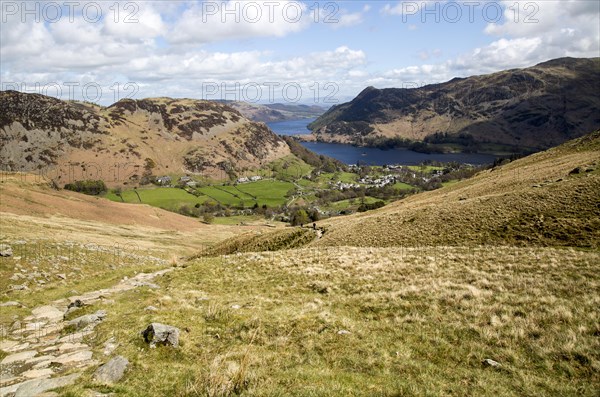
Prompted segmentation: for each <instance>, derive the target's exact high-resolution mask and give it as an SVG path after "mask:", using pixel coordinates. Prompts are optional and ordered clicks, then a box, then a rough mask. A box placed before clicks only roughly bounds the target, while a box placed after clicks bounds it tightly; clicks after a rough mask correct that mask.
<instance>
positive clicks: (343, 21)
mask: <svg viewBox="0 0 600 397" xmlns="http://www.w3.org/2000/svg"><path fill="white" fill-rule="evenodd" d="M370 10H371V6H370V5H368V4H366V5H364V6H363V8H362V10H361V11H357V12H353V13H349V12H348V11H347V10H340V14H341V15H340V17H339V18H338V22H337V23H334V24H332V27H333V28H334V29H339V28H346V27H352V26H356V25H360V24H361V23H363V22H364V17H365V14H366V13H367V12H369V11H370Z"/></svg>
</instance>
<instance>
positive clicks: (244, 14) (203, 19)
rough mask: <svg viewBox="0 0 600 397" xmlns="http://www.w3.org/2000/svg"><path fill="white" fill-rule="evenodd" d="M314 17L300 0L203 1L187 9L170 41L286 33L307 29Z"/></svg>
mask: <svg viewBox="0 0 600 397" xmlns="http://www.w3.org/2000/svg"><path fill="white" fill-rule="evenodd" d="M311 20H312V17H311V15H310V13H309V12H308V8H307V6H306V4H304V3H302V2H299V1H291V0H282V1H251V2H248V1H239V0H229V1H226V2H199V3H194V4H193V5H192V6H191V7H189V8H188V9H187V10H185V11H184V12H183V14H182V16H181V18H180V19H179V20H178V21H177V23H176V24H175V26H174V27H173V28H172V29H171V31H170V33H169V41H170V42H172V43H176V44H181V43H209V42H215V41H222V40H229V39H248V38H252V37H268V36H272V37H283V36H286V35H288V34H290V33H297V32H300V31H302V30H304V29H306V28H307V27H308V26H309V25H310V23H311Z"/></svg>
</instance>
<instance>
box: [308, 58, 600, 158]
mask: <svg viewBox="0 0 600 397" xmlns="http://www.w3.org/2000/svg"><path fill="white" fill-rule="evenodd" d="M599 93H600V58H592V59H575V58H561V59H555V60H552V61H548V62H545V63H541V64H539V65H536V66H534V67H530V68H526V69H514V70H508V71H503V72H499V73H493V74H489V75H483V76H473V77H469V78H455V79H453V80H450V81H448V82H446V83H442V84H434V85H427V86H424V87H420V88H414V89H399V88H388V89H382V90H379V89H375V88H373V87H369V88H367V89H365V90H364V91H363V92H361V93H360V94H359V95H358V96H357V97H356V98H355V99H354V100H352V101H351V102H348V103H344V104H341V105H338V106H336V107H334V108H332V109H330V110H329V111H328V112H326V113H325V114H324V115H323V116H321V117H320V118H318V119H317V120H316V121H315V122H314V123H312V124H311V125H310V126H309V128H311V129H312V130H313V134H314V135H315V136H316V137H317V139H319V140H322V141H329V142H332V141H339V142H351V143H355V144H359V145H360V144H368V143H369V140H373V138H375V137H383V138H393V137H396V138H404V139H408V140H412V141H420V142H422V141H424V142H427V143H434V144H446V145H447V146H449V147H454V148H456V147H459V148H460V149H463V150H478V149H479V150H481V149H482V148H494V147H497V146H498V145H502V146H503V147H504V149H508V150H512V151H520V150H533V151H538V150H545V149H548V148H550V147H553V146H556V145H558V144H560V143H563V142H565V141H567V140H569V139H572V138H576V137H579V136H581V135H583V134H585V133H588V132H589V131H593V130H595V129H597V128H599V127H600V94H599ZM511 148H512V149H511Z"/></svg>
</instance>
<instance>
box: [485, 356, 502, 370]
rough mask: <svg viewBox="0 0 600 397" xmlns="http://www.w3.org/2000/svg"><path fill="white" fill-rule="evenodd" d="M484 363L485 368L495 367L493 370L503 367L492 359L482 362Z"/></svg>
mask: <svg viewBox="0 0 600 397" xmlns="http://www.w3.org/2000/svg"><path fill="white" fill-rule="evenodd" d="M482 363H483V365H485V366H488V367H493V368H498V367H501V366H502V364H500V363H499V362H498V361H494V360H492V359H491V358H486V359H485V360H483V361H482Z"/></svg>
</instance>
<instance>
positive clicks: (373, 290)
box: [64, 247, 600, 397]
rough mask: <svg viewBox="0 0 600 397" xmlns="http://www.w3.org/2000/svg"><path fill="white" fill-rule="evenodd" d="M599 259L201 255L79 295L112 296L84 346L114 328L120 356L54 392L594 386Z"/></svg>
mask: <svg viewBox="0 0 600 397" xmlns="http://www.w3.org/2000/svg"><path fill="white" fill-rule="evenodd" d="M515 263H518V264H519V265H518V266H515ZM599 264H600V256H598V254H597V253H589V252H588V253H586V252H578V251H572V250H556V249H549V248H533V249H531V248H481V249H476V250H469V249H465V248H449V247H448V248H444V249H441V248H440V249H438V250H432V249H419V248H412V249H406V250H403V251H401V250H397V249H380V248H377V249H374V248H355V249H346V248H345V249H336V248H328V249H321V250H312V249H310V250H294V251H281V252H277V253H271V254H268V253H263V254H244V255H235V256H229V257H220V258H214V259H198V260H194V261H192V262H190V263H189V264H188V265H187V267H186V268H184V269H181V268H179V269H177V270H175V271H174V272H172V273H169V274H167V275H165V276H163V277H161V278H160V279H157V280H155V282H156V283H157V284H158V285H159V287H160V288H159V289H150V288H142V289H138V290H135V291H129V292H125V293H123V294H120V295H116V296H114V297H113V299H112V300H113V302H112V303H110V304H108V303H99V304H97V305H94V306H92V307H89V308H87V309H86V310H87V311H88V312H92V311H94V310H97V309H105V310H107V311H108V317H107V319H106V320H105V321H104V322H102V323H101V324H100V325H99V326H97V328H96V330H97V331H96V333H95V335H94V342H93V351H94V354H95V356H96V357H103V355H102V351H103V349H104V347H103V345H104V342H106V341H108V340H109V339H110V338H113V339H112V341H113V343H114V342H116V343H118V347H117V350H116V351H115V353H114V354H120V355H123V356H125V357H127V358H128V360H129V361H130V362H131V365H130V368H129V369H128V371H127V373H126V375H125V377H124V379H123V380H122V381H120V382H119V383H118V384H117V385H114V386H101V385H99V384H98V383H97V382H95V381H94V380H93V379H92V376H91V375H92V373H93V368H91V369H89V370H87V371H86V372H85V373H84V375H83V378H82V379H81V380H80V381H78V382H77V384H76V385H73V386H70V387H68V388H67V389H65V390H64V393H65V394H64V395H68V396H77V395H83V393H84V392H85V390H87V389H91V390H102V391H103V392H104V393H116V394H117V395H128V396H145V395H147V392H148V390H149V389H152V390H153V393H154V394H156V395H169V396H234V395H246V396H250V395H252V396H275V395H290V394H293V395H296V396H339V395H345V396H373V395H377V396H441V395H457V396H465V395H481V396H500V397H503V396H507V397H508V396H514V395H520V396H532V397H533V396H540V395H545V396H590V397H592V396H596V395H597V392H598V384H599V382H600V378H598V373H599V372H598V369H599V368H600V356H599V353H598V352H600V345H599V342H598V338H597V334H598V332H600V329H599V328H598V314H597V304H598V302H597V294H596V293H595V290H596V288H597V286H598V283H599V282H600V279H599V274H600V268H599V267H598V266H599ZM149 305H152V306H154V307H156V308H157V311H152V312H149V311H147V310H144V308H145V307H148V306H149ZM152 321H157V322H162V323H165V324H170V325H174V326H177V327H179V328H180V329H181V330H182V333H181V335H180V347H179V348H177V349H173V348H169V347H159V348H157V349H149V348H148V347H147V345H146V344H145V343H144V342H143V340H142V338H141V336H140V334H139V332H140V330H142V329H144V328H145V327H146V326H147V325H148V324H149V323H150V322H152ZM485 359H493V360H495V361H497V362H499V363H500V364H501V367H499V368H493V367H488V366H486V365H485V364H483V360H485Z"/></svg>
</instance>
